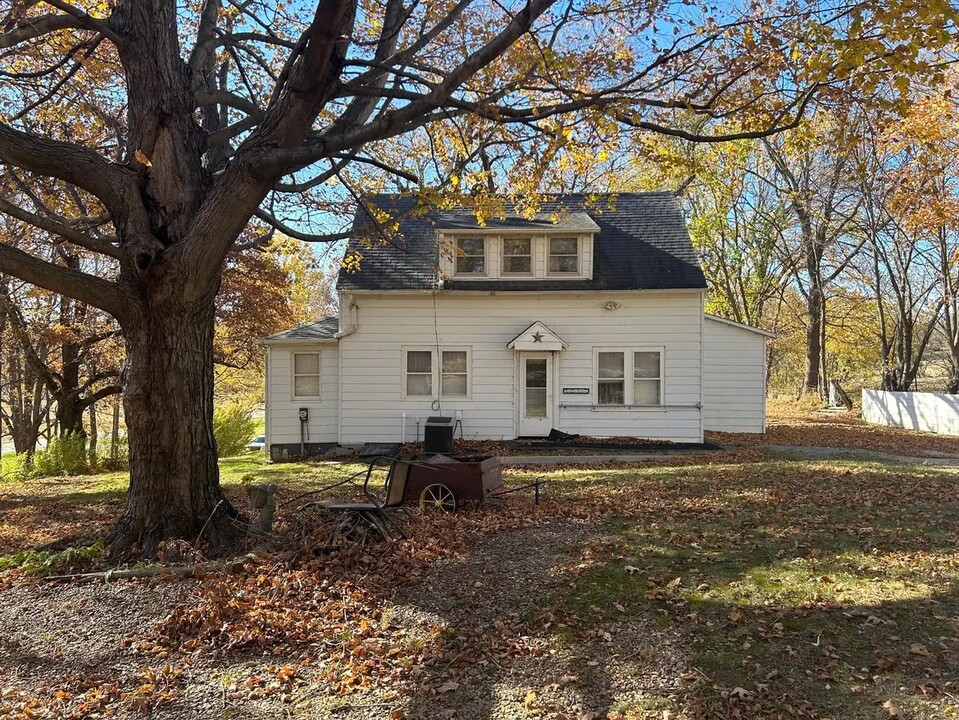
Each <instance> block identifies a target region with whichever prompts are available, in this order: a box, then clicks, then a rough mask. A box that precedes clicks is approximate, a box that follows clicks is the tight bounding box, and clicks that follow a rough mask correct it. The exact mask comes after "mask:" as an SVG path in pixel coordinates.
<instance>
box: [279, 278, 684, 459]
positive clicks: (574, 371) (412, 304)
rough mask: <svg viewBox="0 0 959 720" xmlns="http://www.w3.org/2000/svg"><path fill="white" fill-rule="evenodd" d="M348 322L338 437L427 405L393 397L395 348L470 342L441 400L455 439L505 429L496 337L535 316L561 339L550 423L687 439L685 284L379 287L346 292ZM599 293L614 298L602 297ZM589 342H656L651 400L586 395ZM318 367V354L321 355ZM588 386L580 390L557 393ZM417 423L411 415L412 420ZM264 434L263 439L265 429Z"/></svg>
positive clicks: (393, 422) (350, 439)
mask: <svg viewBox="0 0 959 720" xmlns="http://www.w3.org/2000/svg"><path fill="white" fill-rule="evenodd" d="M354 300H355V302H356V305H357V308H358V325H357V328H356V331H355V332H354V333H353V334H350V335H348V336H346V337H344V338H342V339H341V340H340V353H341V367H342V368H343V379H342V383H341V392H342V397H341V406H342V412H341V434H340V442H342V443H345V444H352V443H358V442H364V441H379V442H391V441H393V442H395V441H400V440H401V439H402V423H403V413H404V412H405V413H406V414H407V439H408V440H412V439H413V438H414V436H415V435H416V431H417V429H416V421H417V419H420V420H425V418H426V417H428V416H430V415H436V414H438V410H437V409H436V408H433V407H431V402H430V400H429V399H424V400H418V399H404V398H403V396H402V380H403V378H402V358H401V347H403V346H410V345H422V346H427V347H429V346H435V345H436V343H437V336H438V340H439V344H440V345H441V346H470V347H471V350H472V366H471V368H470V370H471V372H472V378H471V384H472V394H471V396H470V398H468V399H461V400H444V401H442V412H443V414H445V415H450V416H452V415H454V414H455V413H456V412H457V411H460V412H462V417H463V434H464V437H467V438H492V439H501V438H512V437H515V436H516V427H517V416H516V412H517V411H516V387H517V382H518V379H517V374H518V369H517V360H516V354H515V353H514V352H513V351H512V350H508V349H507V347H506V345H507V343H508V342H509V341H510V340H511V339H512V338H513V337H515V336H516V335H517V334H519V333H520V332H521V331H522V330H524V329H525V328H526V327H527V326H528V325H529V324H530V323H532V322H533V321H535V320H540V321H542V322H543V323H545V324H546V325H547V326H549V327H550V329H552V330H553V332H555V333H556V334H557V335H559V336H560V337H562V338H563V340H565V341H566V342H567V343H568V344H569V347H568V348H566V349H565V350H563V351H561V352H559V353H557V360H556V364H555V365H554V377H555V379H556V382H555V388H554V396H555V401H556V402H555V411H556V415H555V422H554V425H555V426H556V427H557V428H559V429H560V430H563V431H565V432H574V433H582V434H590V435H598V436H610V435H630V436H637V437H649V438H656V439H663V440H674V441H684V442H699V441H701V439H702V419H701V412H700V409H699V407H697V405H698V404H699V403H700V402H701V401H702V394H701V388H700V358H701V350H702V349H701V343H700V334H701V324H702V319H701V318H702V296H701V294H700V293H699V292H695V291H692V292H691V291H669V292H636V293H589V294H585V293H568V294H567V293H563V294H559V293H515V292H514V293H509V292H500V293H494V294H486V293H450V292H445V293H444V292H440V293H437V294H436V297H435V322H434V298H433V296H432V295H431V293H428V292H426V293H410V294H405V293H391V294H385V293H383V294H366V293H358V294H356V295H355V296H354ZM611 300H613V301H615V302H617V303H619V305H620V307H619V308H618V309H616V310H613V311H610V310H606V309H605V308H604V305H606V303H608V302H610V301H611ZM595 347H616V348H628V347H637V348H649V347H663V348H665V361H664V362H665V370H664V372H665V375H664V383H663V393H664V395H663V400H664V405H663V407H656V408H623V407H618V408H611V407H597V406H595V405H593V404H592V403H593V402H594V397H593V392H594V372H593V357H594V348H595ZM324 367H326V365H324ZM562 387H589V388H590V395H589V396H576V395H567V396H563V395H562V394H561V388H562ZM421 427H422V426H421ZM271 440H272V439H271Z"/></svg>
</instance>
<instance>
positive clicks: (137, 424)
mask: <svg viewBox="0 0 959 720" xmlns="http://www.w3.org/2000/svg"><path fill="white" fill-rule="evenodd" d="M124 334H125V340H126V366H125V368H124V375H125V378H124V379H125V382H124V393H123V408H124V413H125V417H126V424H127V429H128V432H129V439H130V492H129V497H128V501H127V507H126V511H125V513H124V515H123V516H122V517H121V518H120V520H119V522H118V523H117V526H116V528H115V529H114V532H113V535H112V536H111V538H110V540H111V552H112V554H113V555H114V556H122V555H129V554H142V555H151V554H153V553H154V552H155V550H156V547H157V544H158V543H159V542H160V541H161V540H163V539H165V538H169V537H179V538H189V539H193V538H197V537H199V536H200V535H202V537H203V538H204V539H205V540H206V541H207V542H208V543H209V544H210V547H211V548H213V550H215V551H216V552H227V551H229V550H232V549H234V548H235V547H236V545H237V544H238V542H239V540H240V539H241V538H242V536H243V533H242V531H241V529H240V527H241V526H240V524H239V523H237V522H236V521H237V519H238V513H237V511H236V510H235V509H234V508H233V506H232V505H231V504H230V502H229V501H228V500H227V499H226V498H225V497H224V495H223V493H222V491H221V489H220V480H219V469H218V467H217V451H216V441H215V440H214V437H213V299H212V298H209V299H208V300H206V301H204V302H202V303H197V304H194V305H185V304H183V303H182V302H180V301H174V302H169V303H163V304H162V305H158V304H154V306H153V307H150V308H149V309H143V310H142V311H141V312H138V313H136V318H135V319H133V320H131V321H129V322H128V323H127V324H126V326H125V328H124Z"/></svg>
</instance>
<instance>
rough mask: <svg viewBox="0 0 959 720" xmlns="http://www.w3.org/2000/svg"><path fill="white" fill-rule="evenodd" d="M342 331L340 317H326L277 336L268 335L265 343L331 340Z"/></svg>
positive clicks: (264, 340) (264, 339)
mask: <svg viewBox="0 0 959 720" xmlns="http://www.w3.org/2000/svg"><path fill="white" fill-rule="evenodd" d="M339 330H340V319H339V318H338V317H325V318H323V319H322V320H317V321H316V322H311V323H306V324H304V325H297V326H296V327H295V328H290V329H289V330H284V331H283V332H281V333H277V334H276V335H268V336H267V337H265V338H263V342H267V343H268V342H281V341H284V340H329V339H331V338H332V337H333V336H334V335H336V333H338V332H339Z"/></svg>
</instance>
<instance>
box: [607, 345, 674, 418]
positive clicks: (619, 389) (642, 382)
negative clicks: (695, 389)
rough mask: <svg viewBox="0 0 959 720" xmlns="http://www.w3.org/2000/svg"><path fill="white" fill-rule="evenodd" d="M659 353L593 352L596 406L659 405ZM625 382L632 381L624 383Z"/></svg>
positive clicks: (660, 387)
mask: <svg viewBox="0 0 959 720" xmlns="http://www.w3.org/2000/svg"><path fill="white" fill-rule="evenodd" d="M662 360H663V353H662V351H661V350H634V351H629V350H602V351H599V352H597V353H596V402H597V404H598V405H661V404H662V402H663V376H662V372H663V370H662V368H663V362H662ZM627 379H632V382H629V383H627Z"/></svg>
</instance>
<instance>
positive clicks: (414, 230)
mask: <svg viewBox="0 0 959 720" xmlns="http://www.w3.org/2000/svg"><path fill="white" fill-rule="evenodd" d="M370 200H371V202H372V204H373V205H375V206H376V207H377V208H379V209H381V210H383V211H385V212H387V213H389V214H390V216H391V217H392V218H395V219H397V220H398V222H399V233H398V234H397V236H396V237H392V238H391V242H390V243H383V242H377V241H376V235H377V231H376V229H375V226H374V225H373V222H372V220H370V218H369V215H368V214H367V213H366V212H365V211H361V212H359V213H357V216H356V218H355V220H354V223H353V233H354V237H353V238H352V239H351V240H350V242H349V245H348V249H347V252H348V253H354V252H355V253H358V254H359V256H360V258H361V259H360V269H359V270H357V271H356V272H352V273H351V272H349V271H348V270H345V269H344V270H341V271H340V276H339V282H338V287H339V288H340V289H341V290H429V289H431V288H433V287H435V286H436V283H437V279H438V264H439V263H438V247H437V240H438V238H439V233H438V229H440V228H446V229H451V228H456V229H464V228H474V227H478V225H477V223H476V219H475V216H473V214H472V213H471V211H470V210H469V209H463V210H454V211H433V212H423V211H422V210H418V209H417V199H416V198H414V197H403V196H397V195H376V196H373V197H372V198H371V199H370ZM539 211H540V212H539V213H538V214H537V216H536V218H534V219H533V220H522V219H521V218H520V217H519V216H518V215H516V214H515V211H514V210H513V208H511V207H507V210H506V216H507V217H506V219H505V220H495V221H494V220H490V221H488V222H487V224H486V226H487V227H488V228H506V227H524V228H529V227H543V226H544V225H543V224H544V223H547V222H549V219H550V218H552V219H558V220H559V222H560V223H569V222H572V223H579V224H582V223H583V222H584V221H585V220H586V219H589V220H591V221H592V222H593V223H595V225H596V231H595V236H594V245H593V277H592V279H590V280H455V279H446V281H445V282H444V285H443V286H444V287H445V288H448V289H452V290H666V289H684V288H692V289H702V288H705V287H706V279H705V277H704V276H703V272H702V270H701V268H700V266H699V258H698V256H697V255H696V252H695V250H694V249H693V246H692V242H691V241H690V239H689V232H688V231H687V229H686V222H685V220H684V218H683V214H682V210H681V209H680V207H679V203H678V202H677V200H676V198H675V196H674V195H673V194H672V193H665V192H656V193H616V194H610V195H562V196H554V197H552V198H550V199H549V200H548V201H546V202H544V203H542V204H541V206H540V208H539ZM494 222H495V223H496V224H495V225H494V224H493V223H494ZM520 222H524V223H526V225H520ZM550 227H552V228H553V229H562V225H559V226H557V225H550ZM584 231H585V229H584ZM370 238H372V240H371V239H370Z"/></svg>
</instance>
